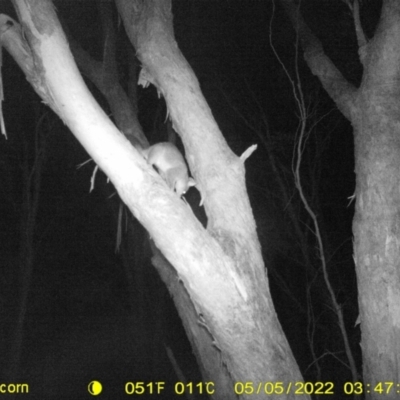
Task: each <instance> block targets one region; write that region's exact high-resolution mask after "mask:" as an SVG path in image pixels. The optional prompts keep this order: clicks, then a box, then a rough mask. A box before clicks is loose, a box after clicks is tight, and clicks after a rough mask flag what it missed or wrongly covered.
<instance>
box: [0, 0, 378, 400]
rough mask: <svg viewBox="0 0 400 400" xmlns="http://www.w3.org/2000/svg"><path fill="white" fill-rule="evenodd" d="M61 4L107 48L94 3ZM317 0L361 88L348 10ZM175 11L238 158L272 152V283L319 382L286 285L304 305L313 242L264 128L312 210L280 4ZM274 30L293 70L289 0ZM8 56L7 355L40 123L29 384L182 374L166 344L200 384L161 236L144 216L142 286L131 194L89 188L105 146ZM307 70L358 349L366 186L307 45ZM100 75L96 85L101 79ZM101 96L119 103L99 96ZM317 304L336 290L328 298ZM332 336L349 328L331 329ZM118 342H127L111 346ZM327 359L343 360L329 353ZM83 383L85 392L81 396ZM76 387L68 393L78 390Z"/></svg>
mask: <svg viewBox="0 0 400 400" xmlns="http://www.w3.org/2000/svg"><path fill="white" fill-rule="evenodd" d="M55 4H56V5H57V9H58V12H59V13H60V14H61V16H62V17H63V19H64V21H65V22H66V23H67V25H68V27H69V30H70V32H71V34H72V35H73V36H74V38H75V39H76V40H77V41H79V42H80V44H81V45H82V46H83V47H84V48H85V49H86V50H87V51H89V52H90V54H91V55H92V56H93V57H95V58H101V54H102V42H101V31H100V30H99V29H100V24H99V23H98V19H97V17H98V14H97V11H96V7H95V4H94V1H86V2H84V1H74V2H70V1H62V2H61V1H59V2H55ZM72 4H73V6H71V5H72ZM303 4H304V6H303V12H304V17H305V19H306V21H307V22H308V23H309V24H310V26H311V28H312V29H313V30H314V32H315V34H316V35H317V36H318V37H319V38H320V40H321V41H322V43H323V45H324V50H325V51H326V52H327V54H328V55H329V56H330V57H331V59H332V60H333V61H334V62H335V63H336V65H337V67H338V68H339V69H340V71H341V72H342V73H343V74H344V76H345V77H346V78H347V79H348V80H349V81H351V82H352V83H353V84H355V85H358V84H359V82H360V78H361V73H362V71H361V67H360V64H359V63H358V60H357V49H356V41H355V35H354V30H353V26H352V19H351V15H350V12H349V10H348V8H346V5H345V4H344V3H343V2H340V1H333V0H332V1H330V0H329V1H320V0H319V1H307V0H304V1H303ZM379 10H380V5H379V2H372V1H369V2H368V1H366V2H364V3H363V8H362V22H363V24H364V26H365V29H366V32H367V34H368V35H370V36H371V35H373V31H374V28H375V26H376V23H377V17H378V16H379ZM0 12H2V13H6V14H9V15H11V16H13V17H14V18H15V13H14V12H13V10H12V7H11V6H10V3H9V2H8V1H7V2H6V1H1V2H0ZM173 14H174V28H175V34H176V40H177V42H178V45H179V47H180V49H181V51H182V53H183V54H184V56H185V57H186V58H187V60H188V61H189V63H190V65H191V66H192V68H193V69H194V71H195V73H196V75H197V77H198V79H199V81H200V84H201V87H202V90H203V91H204V95H205V97H206V99H207V101H208V102H209V104H210V107H211V109H212V111H213V114H214V117H215V118H216V120H217V122H218V124H219V126H220V128H221V130H222V132H223V134H224V136H225V138H226V140H227V142H228V144H229V145H230V146H231V148H232V149H233V151H234V152H235V153H236V154H237V155H240V154H241V153H242V152H243V151H245V150H246V149H247V148H248V146H249V145H251V144H253V143H257V144H258V145H259V147H258V150H257V152H256V153H255V154H254V155H253V156H252V157H251V158H250V159H249V160H248V161H246V167H247V183H248V189H249V194H250V197H251V202H252V206H253V210H254V213H255V217H256V221H257V225H258V228H259V235H260V240H261V244H262V246H263V252H264V256H265V261H266V264H267V265H268V271H269V276H270V279H271V291H272V294H273V297H274V301H275V304H276V306H277V312H278V315H279V318H280V320H281V322H282V325H283V327H284V330H285V332H286V333H287V335H288V339H289V341H290V343H291V346H292V349H293V352H294V354H295V356H296V359H297V361H298V363H299V365H300V367H301V369H302V372H303V373H304V374H305V376H306V377H307V378H308V379H309V380H313V379H316V376H315V375H314V372H315V371H314V370H313V368H308V367H309V365H310V356H309V354H308V350H307V349H305V348H307V346H308V345H305V343H304V342H303V343H302V342H301V341H300V342H299V339H297V341H296V336H299V337H300V338H305V336H304V335H302V334H298V332H301V331H302V330H304V329H305V326H304V325H305V322H304V318H303V317H302V311H301V310H300V311H299V309H298V308H296V306H295V305H294V304H292V303H291V300H290V299H289V298H288V297H287V296H286V295H285V294H284V293H283V290H282V285H281V284H279V280H278V278H277V277H280V279H283V280H286V279H287V280H288V281H287V284H288V287H290V288H291V290H293V293H294V294H295V295H298V296H299V299H298V302H299V303H298V304H301V302H302V296H304V288H303V287H300V286H298V285H299V284H298V283H296V281H295V280H296V279H299V282H300V281H302V279H303V278H299V275H304V274H305V271H304V270H302V269H301V268H300V265H299V264H297V261H294V260H293V259H294V258H295V257H296V256H297V255H296V251H297V250H293V249H294V248H295V246H296V244H295V243H293V242H291V240H293V237H292V236H291V235H290V230H291V229H292V228H291V227H290V225H286V223H287V222H288V219H287V215H286V210H287V204H283V202H282V198H280V196H279V191H278V186H277V185H278V183H277V182H278V181H277V178H276V174H275V173H274V171H272V170H271V164H270V162H271V160H270V158H269V156H268V153H267V151H266V149H265V148H264V147H263V145H262V144H261V140H260V137H259V135H260V134H261V135H266V132H267V131H269V134H270V138H271V142H270V145H271V149H272V151H273V153H274V155H275V157H276V160H277V163H278V166H279V170H280V171H281V172H282V174H283V175H282V176H284V177H285V179H286V183H287V185H288V190H289V193H290V195H291V199H292V200H291V201H293V203H294V204H296V207H299V206H298V198H297V194H296V191H295V189H294V187H293V178H292V177H291V162H292V154H293V145H294V140H295V132H296V128H297V124H298V120H297V115H298V111H297V109H296V105H295V102H294V100H293V92H292V88H291V86H290V82H289V81H288V79H287V77H286V75H285V73H284V72H283V70H282V67H281V65H280V63H279V62H278V61H277V59H276V57H275V56H274V54H273V52H272V50H271V45H270V20H271V15H272V3H271V2H268V1H263V0H260V1H255V0H252V1H239V0H236V1H234V0H232V1H222V0H220V1H216V0H212V1H206V0H196V1H173ZM118 29H119V31H118V34H119V37H120V45H119V46H120V48H119V57H120V60H119V63H120V67H121V76H122V78H123V76H124V71H125V70H124V68H125V67H126V62H125V61H126V57H124V55H125V54H126V53H125V51H124V50H125V49H126V46H129V43H128V42H127V39H126V38H125V37H124V33H123V27H122V25H121V24H120V25H119V28H118ZM271 35H272V42H273V44H274V47H275V49H276V51H277V52H278V53H279V55H280V57H281V59H282V61H283V62H284V63H285V65H286V66H287V69H288V71H289V72H290V73H291V74H292V76H293V73H294V65H295V46H294V43H295V36H294V33H293V31H292V29H291V26H290V24H289V22H288V20H287V19H286V18H285V16H284V14H283V13H282V10H281V9H280V7H279V5H276V9H275V14H274V18H273V22H272V28H271ZM4 53H5V52H4V51H3V69H2V76H3V82H4V93H5V103H4V105H3V111H4V115H5V122H6V126H7V131H8V140H5V139H4V137H0V160H1V161H0V168H1V173H0V179H1V186H2V188H3V190H2V191H1V193H0V207H1V208H0V210H1V215H2V218H1V220H0V237H1V239H2V243H3V247H2V251H1V252H0V263H1V264H0V267H1V273H2V279H1V280H0V293H2V295H1V297H0V305H1V318H2V319H3V321H5V323H4V324H3V328H2V329H1V331H0V335H1V337H0V340H1V342H2V343H3V345H2V346H1V348H0V350H1V352H3V353H4V352H6V351H7V349H9V347H10V345H9V343H11V337H12V332H13V331H12V327H13V326H14V325H15V320H16V315H17V310H18V307H17V302H16V298H17V295H18V293H19V290H20V289H19V288H20V283H19V279H20V278H19V275H18V273H17V271H18V270H19V257H20V256H21V251H20V250H21V229H22V230H23V228H22V225H21V219H22V217H21V216H22V215H23V209H22V205H23V199H24V197H23V194H24V187H23V182H24V180H23V173H24V168H25V166H27V168H28V169H29V168H32V164H33V160H34V147H35V142H34V137H35V135H34V132H35V129H39V130H40V131H42V132H43V135H44V136H43V137H45V142H46V146H45V153H46V157H45V159H44V164H43V170H42V175H41V188H40V197H39V209H38V216H37V221H36V225H35V234H34V239H33V250H34V262H33V273H32V278H31V282H30V285H29V302H28V310H27V317H26V324H25V329H24V332H25V333H24V345H23V350H22V362H21V366H20V371H21V374H20V375H19V376H20V377H21V380H23V381H28V382H38V383H37V385H39V386H40V385H41V384H43V381H41V378H40V376H43V374H49V377H48V379H49V382H51V383H50V384H47V383H46V385H47V387H49V386H51V385H55V386H56V385H57V384H60V382H59V379H62V380H63V382H64V383H65V382H76V381H77V380H79V379H82V381H84V379H89V376H92V375H93V374H97V376H100V377H102V379H103V380H107V379H108V380H109V381H110V382H112V383H111V385H112V384H117V383H115V382H120V381H121V380H127V379H130V380H135V379H136V380H138V379H141V380H144V381H146V380H147V381H149V380H152V381H154V380H157V379H166V380H168V379H169V380H176V377H175V376H174V375H173V372H172V368H171V366H170V364H169V361H168V359H167V358H166V356H165V355H163V356H161V355H160V354H161V353H162V354H165V349H164V344H167V345H168V346H170V347H171V348H172V349H173V351H174V354H175V356H176V358H177V359H178V362H179V364H180V365H181V366H182V368H183V369H184V372H185V373H187V374H188V376H189V377H190V379H199V376H198V373H197V370H196V367H195V365H194V358H193V355H192V353H191V350H190V348H189V345H188V343H187V342H186V341H185V339H184V333H183V330H182V327H181V326H180V322H179V318H178V317H177V316H176V314H175V312H174V309H173V304H172V301H171V299H170V297H169V295H168V293H167V291H166V289H165V287H164V286H163V285H162V284H161V282H160V280H159V278H158V276H157V274H156V272H155V270H154V269H153V267H152V266H151V264H150V260H149V257H150V251H149V248H148V244H147V242H148V235H147V233H146V232H145V231H144V230H142V229H141V228H140V227H139V226H137V224H136V225H135V229H136V231H135V235H136V236H135V237H136V239H137V241H136V243H135V246H136V247H135V248H136V251H137V253H138V254H140V256H137V259H136V260H140V262H141V263H142V264H143V266H142V274H141V280H140V282H138V281H135V279H136V278H135V276H134V277H133V281H134V284H133V286H129V285H128V284H127V281H128V279H127V277H126V274H127V273H126V271H125V269H124V267H123V263H122V260H121V256H120V255H119V254H115V251H114V249H115V239H116V227H117V212H118V205H119V201H118V197H117V196H113V197H110V196H111V195H112V194H113V193H114V189H113V187H112V185H111V184H109V183H107V180H106V177H105V176H104V174H103V173H101V172H100V173H98V174H97V177H96V188H95V190H94V191H93V192H91V193H89V187H90V178H91V176H92V173H93V168H94V164H93V163H87V164H85V165H84V166H82V167H80V168H77V166H78V165H80V164H81V163H83V162H85V161H86V160H88V159H89V156H88V155H87V154H86V152H85V151H84V150H83V149H82V148H81V146H80V145H79V144H78V143H77V141H76V140H75V138H74V137H73V136H72V134H71V133H70V132H69V131H68V129H67V128H66V127H65V126H64V125H63V123H62V122H61V121H60V120H59V119H58V117H56V116H54V114H53V113H52V112H51V111H50V110H49V109H48V108H46V106H44V105H43V104H41V101H40V100H39V98H38V96H37V95H36V94H35V93H34V92H33V90H32V89H31V88H30V86H29V84H28V83H27V82H26V79H25V78H24V76H23V75H22V73H21V71H20V70H19V68H18V67H17V66H16V64H15V63H14V61H13V60H12V59H11V58H10V57H9V56H8V54H4ZM298 66H299V73H300V76H301V79H302V87H303V90H304V96H305V98H306V101H307V104H308V106H309V107H310V109H313V110H314V112H315V114H314V116H313V117H312V118H314V119H313V120H312V121H311V120H310V121H311V122H310V124H311V123H313V122H315V121H316V120H319V119H320V122H319V123H318V124H317V125H316V128H315V130H314V131H313V132H312V134H311V135H310V139H309V140H308V145H307V149H306V151H305V153H304V163H303V169H302V172H303V174H304V175H303V182H304V187H305V191H306V193H307V194H308V195H309V196H310V198H311V201H312V204H313V205H314V206H315V207H316V210H317V212H318V216H319V218H320V222H321V226H322V229H323V232H324V235H325V236H324V240H326V243H327V249H328V252H329V257H330V266H331V273H332V279H333V283H334V285H335V290H336V291H337V293H338V295H339V301H340V302H341V303H342V304H343V305H344V311H345V312H346V311H347V318H348V321H347V322H348V324H349V330H350V329H352V331H350V336H351V338H353V339H354V342H353V345H354V350H355V351H356V352H357V351H358V345H357V340H358V339H357V338H358V333H357V331H356V330H354V328H353V326H354V320H355V318H356V316H357V305H356V299H357V297H356V296H357V295H356V288H355V277H354V266H353V261H352V248H351V219H352V214H353V206H354V205H353V204H351V205H350V206H349V200H348V197H349V196H351V195H352V194H353V193H354V184H355V177H354V164H353V139H352V134H351V132H352V130H351V126H350V124H349V123H348V122H347V121H346V120H345V119H344V117H343V116H342V115H341V114H340V112H339V111H338V110H337V108H336V107H335V105H334V104H333V102H332V101H331V100H330V99H329V97H328V96H327V94H326V93H325V92H324V90H323V89H322V88H321V85H320V84H319V82H318V80H317V79H316V78H315V77H314V76H312V75H311V73H310V72H309V70H308V67H307V66H306V65H305V63H304V62H303V58H302V54H301V51H300V54H299V57H298ZM88 86H89V87H90V88H91V89H93V85H92V84H91V83H90V82H88ZM93 91H94V94H95V96H96V98H98V99H99V101H100V102H101V104H102V105H104V104H105V103H104V100H102V99H101V98H100V95H99V93H98V92H96V90H95V89H93ZM139 107H140V120H141V122H142V125H143V127H144V130H145V131H146V133H148V134H149V138H150V140H151V141H158V140H165V138H163V137H162V136H160V135H161V134H160V133H155V132H162V131H163V130H165V128H164V127H163V124H164V121H165V111H164V110H165V107H164V106H163V105H162V101H158V100H157V96H156V91H155V90H154V88H150V89H145V90H143V89H140V90H139ZM160 110H161V112H160ZM155 115H157V116H158V117H155ZM40 118H42V119H41V125H40V126H39V128H38V121H39V119H40ZM265 121H267V123H268V126H267V125H266V122H265ZM257 132H258V133H257ZM24 163H25V164H24ZM187 198H188V200H189V202H191V203H192V204H193V206H192V207H195V206H194V204H198V195H197V193H196V190H195V189H192V190H191V192H189V194H188V196H187ZM297 209H298V212H299V214H298V215H299V218H300V219H301V220H302V223H304V224H306V223H307V220H306V217H305V215H304V211H301V208H297ZM306 241H307V243H308V244H309V245H310V247H315V242H314V240H313V238H312V235H310V234H309V236H308V237H307V238H306ZM292 251H293V257H291V252H292ZM288 254H289V256H287V255H288ZM133 262H134V261H133ZM293 270H296V273H293ZM293 278H294V281H293ZM291 279H292V281H291ZM296 285H297V286H296ZM132 287H134V288H135V290H134V292H135V295H134V296H133V298H134V300H129V298H130V296H131V295H130V288H132ZM296 291H297V293H296ZM316 301H321V298H318V295H317V294H316ZM321 303H322V304H323V306H322V307H325V308H326V309H325V310H323V309H319V310H318V311H319V312H320V313H321V314H320V315H321V318H320V319H321V328H320V329H321V331H320V332H322V335H321V337H323V339H322V340H321V341H320V342H319V343H318V344H317V346H318V351H319V354H322V353H324V352H328V351H332V352H335V351H337V352H340V351H342V350H341V349H340V346H339V345H338V339H337V336H335V334H336V333H332V332H331V328H330V326H331V324H334V322H332V316H328V315H327V314H329V310H328V308H329V306H327V305H326V304H325V303H324V300H322V302H321ZM324 304H325V305H324ZM144 305H145V307H146V308H145V309H143V307H144ZM303 306H304V304H303ZM300 308H301V307H300ZM324 324H325V325H324ZM143 325H144V326H143ZM132 332H133V335H134V336H135V338H137V341H136V343H134V344H132V343H131V340H130V338H131V337H132ZM331 334H332V335H333V337H329V335H331ZM324 335H326V337H325V336H324ZM300 340H302V339H300ZM110 343H118V344H117V345H114V346H110ZM300 348H301V349H300ZM63 349H64V350H63ZM65 349H67V350H65ZM304 349H305V350H304ZM4 354H5V353H4ZM79 357H82V359H80V361H79V364H80V365H81V367H79V368H80V369H79V368H78V369H77V363H78V362H77V361H76V360H77V359H79ZM2 359H3V360H4V359H6V358H3V357H2ZM115 360H117V362H115ZM326 365H334V364H333V361H332V360H327V362H326ZM335 365H336V364H335ZM337 365H340V363H337ZM335 368H336V367H335ZM337 368H339V369H336V370H335V372H334V367H333V366H332V368H331V369H330V368H329V367H327V368H326V370H325V372H324V373H325V375H324V376H323V377H324V379H325V380H329V379H331V380H335V379H338V380H340V379H346V378H348V377H347V375H346V374H347V373H348V371H347V370H346V369H345V368H343V367H342V366H340V367H337ZM6 369H7V367H6V365H0V374H4V373H5V371H6ZM38 371H42V372H38ZM77 371H78V372H77ZM110 371H114V374H113V373H111V372H110ZM115 371H117V372H115ZM126 371H129V372H128V373H127V372H126ZM91 374H92V375H91ZM60 376H61V377H62V378H60ZM77 376H79V378H77ZM1 377H2V376H1V375H0V381H1ZM83 378H84V379H83ZM74 385H75V383H74ZM67 394H68V396H71V392H69V393H67ZM67 394H66V397H65V398H70V397H68V396H67ZM58 398H61V397H58ZM114 398H117V397H114ZM170 398H171V397H170Z"/></svg>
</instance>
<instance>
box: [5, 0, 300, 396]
mask: <svg viewBox="0 0 400 400" xmlns="http://www.w3.org/2000/svg"><path fill="white" fill-rule="evenodd" d="M14 3H15V5H16V8H17V12H18V16H19V18H20V22H21V24H23V27H24V30H23V31H24V35H22V34H21V31H20V30H19V26H18V24H16V23H15V21H13V20H11V19H10V18H7V17H5V16H3V24H2V26H0V29H1V32H3V36H4V35H5V34H7V33H8V35H9V37H10V41H9V42H6V39H7V37H6V36H4V38H3V40H4V41H5V43H4V45H5V46H6V47H7V49H8V50H9V51H10V52H11V53H12V54H13V56H14V57H15V58H17V60H18V62H19V64H20V66H21V67H22V68H23V70H24V72H25V73H26V74H27V77H28V79H29V81H30V82H31V83H32V85H33V87H34V88H35V90H36V91H37V92H38V94H39V95H40V96H41V97H42V98H43V99H44V101H45V102H46V103H47V104H48V105H49V106H50V107H51V108H52V109H53V110H54V111H55V112H56V113H57V114H58V115H59V116H60V117H61V118H62V119H63V121H64V122H65V123H66V125H67V126H68V127H69V128H70V129H71V131H72V132H73V134H74V135H75V136H76V137H77V139H78V140H79V141H80V142H81V144H82V145H83V146H84V147H85V149H86V150H87V151H88V153H89V154H90V155H91V156H92V158H93V160H94V161H95V162H96V163H97V164H98V165H99V167H100V168H101V169H102V170H103V171H104V172H105V173H106V174H107V175H108V177H109V178H110V180H111V181H112V182H113V183H114V185H115V187H116V189H117V191H118V193H119V195H120V197H121V198H122V199H123V201H124V202H125V203H126V204H127V206H128V207H129V209H130V210H131V211H132V213H133V214H134V215H135V217H136V218H137V219H138V220H139V221H140V222H141V223H142V225H143V226H144V227H145V228H146V229H147V230H148V232H149V233H150V235H151V237H152V239H153V240H154V243H155V245H156V246H157V247H158V248H159V249H160V250H161V252H162V253H163V255H164V256H165V258H166V259H167V260H168V261H169V262H170V263H171V264H172V265H173V266H174V268H175V270H176V273H177V275H178V277H179V280H178V281H177V285H180V286H181V287H182V286H184V289H182V288H181V290H184V292H185V293H186V292H187V294H186V300H184V301H185V302H187V301H188V299H190V305H191V307H190V308H188V309H187V310H186V311H185V310H184V311H183V312H184V313H187V315H189V316H190V317H189V318H187V319H186V321H185V320H184V322H185V323H186V330H192V333H193V336H194V337H196V335H197V333H198V332H199V330H201V332H202V334H203V336H202V338H201V341H197V342H196V341H193V342H192V343H194V344H195V345H197V346H199V347H198V348H197V349H196V350H197V351H196V354H197V356H198V357H199V363H200V365H203V366H207V362H209V361H207V357H208V354H209V353H207V352H203V350H204V349H206V348H207V349H211V350H210V352H211V351H212V352H213V357H214V358H213V360H218V364H216V365H218V366H219V368H220V370H221V371H223V376H224V377H225V379H224V380H223V379H221V380H220V384H221V385H223V386H222V387H220V388H218V390H216V391H215V393H214V395H213V397H214V398H221V399H222V398H224V399H226V398H228V397H227V395H229V398H235V397H236V394H235V389H236V391H237V393H240V394H243V396H242V397H243V398H252V399H257V398H260V399H261V398H271V397H272V398H274V397H275V398H279V399H282V398H298V394H295V389H296V387H294V386H293V384H292V383H293V382H299V381H301V380H302V378H301V375H300V373H299V370H298V367H297V365H296V362H295V360H294V358H293V356H292V353H291V350H290V347H289V345H288V343H287V341H286V338H285V336H284V334H283V332H282V329H281V327H280V324H279V322H278V319H277V316H276V313H275V311H274V308H273V304H272V300H271V296H270V292H269V287H268V281H267V277H266V271H265V267H264V264H263V260H262V256H261V251H260V246H259V242H258V239H257V234H256V225H255V221H254V218H253V215H252V211H251V207H250V203H249V200H248V196H247V192H246V185H245V179H244V175H245V168H244V161H245V159H246V158H247V157H248V156H249V155H250V154H251V152H252V151H254V148H251V149H249V150H248V151H246V152H245V153H244V154H243V155H242V156H241V157H240V158H239V157H237V156H236V155H235V154H233V153H232V151H231V150H230V149H229V147H228V146H227V144H226V142H225V140H224V138H223V137H222V135H221V132H220V131H219V129H218V126H217V124H216V123H215V121H214V119H213V117H212V113H211V110H210V109H209V107H208V105H207V104H206V102H205V100H204V97H203V96H202V94H201V91H200V88H199V84H198V82H197V79H196V77H195V76H194V74H193V71H192V70H191V69H190V67H189V65H188V64H187V62H186V60H185V59H184V58H183V57H182V55H181V53H180V52H179V50H178V47H177V45H176V42H175V39H174V36H173V29H172V15H171V4H170V2H169V1H167V0H161V1H160V0H153V1H150V0H149V1H146V2H143V1H122V0H121V1H118V2H117V3H118V8H119V12H120V14H121V17H122V18H123V21H124V24H125V27H126V29H127V32H128V36H129V37H130V39H131V41H132V42H133V43H134V44H135V47H136V50H137V53H138V56H139V58H140V59H141V62H142V64H143V70H142V73H141V79H140V82H141V83H143V84H147V83H149V82H151V83H153V84H155V85H156V86H157V89H158V90H159V92H160V93H162V94H163V95H164V97H165V99H166V102H167V106H168V111H169V115H170V116H171V119H172V121H173V124H174V127H175V128H176V130H177V132H178V133H179V134H180V135H181V137H182V140H183V143H184V145H185V150H186V156H187V159H188V163H189V165H190V168H191V171H192V173H193V175H194V177H195V178H196V181H197V183H198V188H199V190H200V191H201V194H202V203H203V205H204V207H205V211H206V214H207V217H208V225H207V229H205V228H203V226H202V225H201V224H200V223H199V221H198V220H197V219H196V218H195V216H194V214H193V212H192V210H191V208H190V207H189V205H187V204H186V203H184V202H183V201H181V200H180V199H179V198H178V197H177V196H176V195H175V193H173V192H172V191H171V190H169V188H168V187H167V186H166V185H165V183H164V182H163V181H162V180H161V178H160V177H159V176H158V175H157V174H156V172H155V171H154V170H153V169H152V168H151V167H150V166H149V165H148V164H147V163H146V161H145V160H144V158H143V157H142V156H141V155H140V153H139V152H138V151H137V150H136V149H135V148H134V147H133V146H132V145H131V144H130V142H129V141H128V140H127V139H126V138H125V137H124V136H123V135H122V134H121V133H120V132H119V131H118V130H117V129H116V128H115V126H114V125H113V124H112V123H111V122H110V121H109V119H108V118H107V116H106V115H105V113H104V112H103V110H102V109H101V108H100V107H99V106H98V105H97V103H96V102H95V101H94V99H93V97H92V96H91V94H90V93H89V91H88V90H87V88H86V86H85V85H84V82H83V80H82V78H81V76H80V75H79V72H78V70H77V68H76V65H75V63H74V60H73V58H72V56H71V53H70V50H69V47H68V44H67V42H66V39H65V36H64V34H63V32H62V30H61V27H60V25H59V22H58V20H57V17H56V15H55V12H54V9H53V7H52V5H51V2H50V1H49V0H40V1H30V2H29V7H28V6H27V2H26V1H23V0H15V1H14ZM133 22H135V25H132V23H133ZM25 38H26V39H25ZM174 273H175V272H174ZM181 315H182V314H181ZM189 336H190V335H189ZM203 338H204V339H203ZM133 340H134V339H133ZM213 362H214V361H213ZM213 378H214V377H213V376H211V375H210V376H209V379H210V380H211V379H213ZM235 382H238V384H237V385H236V386H235ZM246 382H248V383H247V384H246ZM263 382H269V383H268V384H267V385H262V383H263ZM221 393H226V394H227V395H221ZM217 396H218V397H217ZM304 397H308V396H306V395H304Z"/></svg>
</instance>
